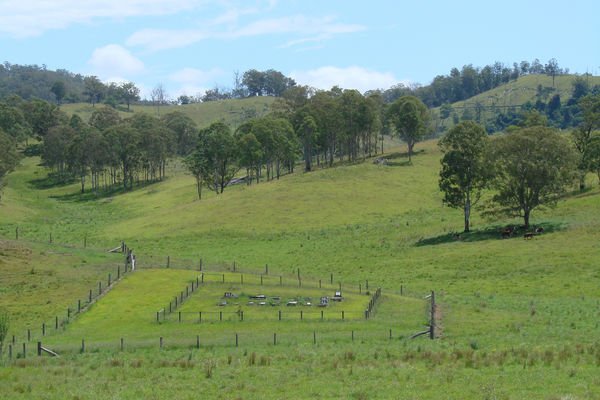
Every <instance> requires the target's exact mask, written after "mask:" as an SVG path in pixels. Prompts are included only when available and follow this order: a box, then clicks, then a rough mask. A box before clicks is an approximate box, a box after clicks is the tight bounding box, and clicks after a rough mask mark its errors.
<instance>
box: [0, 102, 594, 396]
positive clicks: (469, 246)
mask: <svg viewBox="0 0 600 400" xmlns="http://www.w3.org/2000/svg"><path fill="white" fill-rule="evenodd" d="M161 112H162V111H161ZM404 151H405V149H403V148H397V149H394V150H392V151H391V152H390V153H389V157H390V158H391V161H392V163H391V164H390V165H387V166H385V165H384V166H376V165H373V164H372V163H370V162H369V161H367V162H366V163H361V164H356V165H340V166H337V167H335V168H332V169H322V170H320V169H319V170H317V171H314V172H312V173H301V172H298V173H295V174H292V175H289V176H285V177H283V178H282V179H280V180H279V181H272V182H268V183H266V182H265V183H261V184H259V185H252V186H250V187H247V186H234V187H231V188H227V189H226V191H225V193H223V194H222V195H219V196H216V195H215V194H213V193H209V192H208V191H207V192H206V196H205V198H203V200H201V201H198V200H197V199H196V195H195V188H194V181H193V178H192V177H191V176H188V175H186V174H185V173H184V172H183V169H182V168H181V167H180V166H179V165H178V163H176V162H173V163H171V165H170V167H169V173H168V178H167V179H165V180H164V181H162V182H159V183H156V184H152V185H147V186H143V187H138V188H136V189H135V190H133V191H131V192H128V193H122V192H120V191H116V192H111V193H105V194H102V195H101V196H100V197H99V198H97V199H96V198H94V197H90V196H88V195H80V194H78V186H77V183H73V184H66V185H64V186H53V185H51V184H50V181H49V180H48V179H47V177H46V175H47V172H46V171H45V170H44V169H43V168H41V167H39V166H38V165H37V164H38V162H39V160H37V159H35V158H28V159H25V160H23V163H22V165H21V167H19V169H18V170H17V171H15V172H14V173H12V174H11V175H10V176H9V177H8V186H7V187H6V190H5V196H3V200H2V202H0V220H1V221H2V224H1V225H0V237H2V238H3V240H2V241H1V242H0V243H1V246H2V247H1V248H2V256H1V257H0V261H1V262H2V264H0V267H1V268H2V272H3V274H2V278H1V279H2V281H1V289H2V293H3V294H4V293H11V292H14V291H18V290H22V289H21V288H27V287H29V286H31V285H33V284H35V282H36V281H39V276H37V275H40V274H50V272H49V271H56V272H54V274H55V275H54V277H53V279H56V285H55V286H53V287H49V288H48V289H47V291H44V292H36V291H35V290H33V289H27V290H24V293H23V296H22V297H21V298H20V301H19V302H15V301H13V299H12V298H11V297H7V296H4V295H3V296H2V298H1V299H0V301H1V304H0V305H2V306H4V307H6V308H7V309H9V311H10V312H11V315H12V318H13V319H12V320H13V329H14V330H15V331H20V332H22V331H23V329H25V328H26V327H29V326H30V325H35V326H39V324H40V323H41V322H43V321H46V320H48V319H51V318H53V314H54V313H55V312H56V310H58V309H64V308H65V306H68V305H69V304H73V303H74V302H76V301H77V299H78V298H79V296H83V295H85V293H86V291H87V289H89V288H91V287H93V284H94V281H97V280H98V279H100V278H101V277H103V276H106V273H107V272H109V271H110V270H114V268H115V267H116V266H117V265H120V264H122V262H123V259H122V255H121V256H119V255H114V256H113V255H109V254H107V253H106V252H105V250H107V249H110V248H114V247H116V246H118V245H120V243H121V241H125V242H126V243H127V245H128V246H129V247H130V248H132V249H133V250H134V253H135V254H136V256H137V260H138V266H139V267H142V268H143V267H153V269H150V270H142V271H137V272H135V273H133V274H130V275H127V276H126V277H125V278H124V279H123V280H122V281H120V282H119V283H118V284H116V285H115V286H114V288H113V289H112V290H111V291H110V292H108V293H107V294H106V295H105V296H104V297H103V298H101V299H100V300H99V301H98V302H97V303H96V304H94V305H93V306H92V307H91V308H90V310H89V311H86V312H85V313H83V314H82V315H80V316H77V317H76V318H75V319H74V320H72V321H71V322H70V323H68V324H66V325H65V326H64V328H61V329H60V330H59V332H52V334H50V335H48V336H47V337H46V338H44V343H45V345H47V346H48V347H50V348H53V349H56V350H59V351H60V352H61V353H62V356H61V358H60V359H58V360H56V359H48V358H46V357H43V358H41V359H38V358H37V357H32V356H31V353H30V354H29V357H28V358H27V359H25V360H23V359H21V358H19V359H18V360H16V361H15V360H13V362H12V363H6V352H5V356H4V360H5V361H4V362H5V367H3V368H1V369H0V379H2V380H3V381H8V382H10V383H9V384H8V385H7V386H6V387H7V390H6V396H5V397H6V398H64V396H63V394H65V393H66V396H67V397H71V398H106V397H112V398H141V397H143V398H164V397H165V396H166V395H167V393H168V395H169V397H171V398H196V397H197V396H200V397H210V398H256V397H261V398H359V399H370V398H439V397H440V396H441V397H448V398H489V399H492V398H541V399H560V398H599V393H600V379H599V378H598V377H597V368H598V366H599V365H600V344H599V342H598V334H599V332H600V330H599V329H600V328H599V325H598V316H599V314H598V309H599V306H600V289H599V288H600V285H599V283H600V272H599V271H600V270H599V269H598V254H599V250H600V247H599V243H600V242H599V241H598V238H600V213H599V212H598V210H599V209H600V207H599V206H600V190H599V189H598V183H597V179H596V178H594V177H593V176H591V175H590V176H589V182H588V184H589V186H590V187H591V189H589V190H587V191H585V192H583V193H580V192H577V191H573V192H572V193H570V194H568V195H567V196H565V198H564V199H563V200H562V201H561V202H559V204H558V205H557V207H556V208H551V209H545V210H535V211H534V212H533V215H532V223H533V224H534V225H536V226H542V227H544V233H543V234H542V235H538V236H536V237H535V238H534V240H527V241H526V240H523V238H522V237H516V238H511V239H504V240H503V239H501V238H500V232H501V231H502V230H503V228H504V226H506V225H519V224H521V222H520V221H519V220H515V219H504V218H499V219H494V220H488V219H482V218H481V217H479V216H478V215H475V216H474V217H473V223H474V224H473V231H472V232H471V233H469V234H466V235H462V237H461V239H460V240H455V239H454V238H453V237H452V233H453V232H457V231H460V228H461V226H462V214H461V213H460V211H458V210H453V209H449V208H446V207H444V206H443V205H442V202H441V194H440V193H439V191H438V188H437V174H438V170H439V159H440V154H439V151H438V149H437V146H436V143H435V142H433V141H430V142H425V143H420V144H417V147H416V151H417V154H416V155H415V157H414V158H413V163H412V165H408V164H407V163H406V158H405V153H404ZM17 226H18V227H19V232H20V233H19V241H18V242H15V241H14V233H15V229H16V227H17ZM50 233H52V236H53V241H54V243H53V244H52V245H51V244H48V243H47V242H48V238H49V235H50ZM84 237H86V238H87V248H86V249H83V248H82V242H83V238H84ZM66 246H68V247H66ZM28 252H30V253H31V254H32V256H31V258H30V259H29V261H27V257H26V256H24V254H26V253H28ZM63 253H64V254H63ZM167 256H169V260H170V266H171V268H169V269H166V268H164V267H165V266H166V260H167ZM200 259H202V261H203V265H204V270H205V271H215V272H217V271H218V273H219V274H223V273H224V274H226V284H225V285H223V284H222V283H219V282H218V279H219V276H222V275H214V276H213V278H214V279H215V281H214V282H213V281H211V282H208V281H207V282H206V284H205V285H204V286H203V287H201V288H200V289H199V290H200V291H202V290H204V292H203V293H204V294H202V295H200V292H198V293H195V294H194V295H193V296H192V297H191V298H190V299H189V300H188V301H186V302H184V303H183V305H182V306H181V308H180V309H178V310H177V312H179V311H182V313H183V316H184V320H183V322H182V323H179V322H178V320H177V316H178V314H177V313H173V314H172V315H171V316H169V318H167V320H165V321H161V323H160V324H158V323H156V311H158V310H160V309H162V308H164V307H165V305H168V302H169V301H171V300H172V299H173V298H174V297H175V296H177V295H178V294H179V293H180V292H181V291H182V290H185V287H186V285H188V284H190V283H191V281H192V280H195V279H196V277H197V276H198V274H199V271H197V269H198V266H199V261H200ZM36 260H39V263H44V267H43V268H42V267H39V268H40V269H39V271H40V272H39V273H38V272H37V270H38V267H37V266H36V267H35V269H36V273H35V274H30V273H29V271H30V270H31V269H32V267H33V265H32V264H33V263H35V264H36V265H38V261H36ZM234 261H235V263H236V266H237V271H236V273H234V272H233V263H234ZM265 264H268V268H269V275H270V279H274V280H275V282H273V281H267V280H268V279H266V278H265V279H266V280H265V282H264V285H263V286H262V287H261V286H260V283H259V281H258V280H256V279H258V278H257V276H258V275H254V276H253V277H254V279H255V280H254V281H251V280H250V279H251V278H250V275H248V277H246V278H245V281H244V286H241V284H240V283H239V281H238V279H239V274H238V273H237V272H240V271H241V272H244V273H245V274H249V273H251V272H254V273H258V274H260V273H261V272H262V271H264V269H265ZM74 265H77V266H78V267H77V268H75V267H73V266H74ZM8 268H12V269H14V270H18V271H19V274H4V271H8ZM181 268H186V269H181ZM298 269H300V271H301V274H302V276H303V277H304V279H306V281H307V282H312V284H311V285H308V284H307V285H304V286H305V287H304V290H303V291H302V292H300V291H299V289H296V288H294V287H291V285H289V286H284V287H283V288H278V283H279V281H278V278H276V277H278V276H279V275H281V276H283V277H284V279H287V280H289V281H290V282H294V278H295V276H296V274H297V270H298ZM331 274H333V276H334V285H333V287H329V286H328V287H327V290H328V291H331V290H335V286H336V283H337V282H341V284H342V288H343V291H345V290H346V289H345V288H348V290H352V291H354V292H356V290H357V288H358V284H361V285H362V286H361V287H362V288H363V290H364V285H365V284H366V280H369V283H370V285H371V286H372V287H377V286H382V288H383V296H382V299H381V302H380V304H379V305H378V306H377V307H378V308H377V310H376V313H375V316H374V318H372V319H370V320H368V321H364V320H362V319H349V320H345V321H341V318H340V320H325V321H320V320H314V319H313V320H311V319H310V318H307V319H306V320H304V319H303V320H302V321H300V320H299V316H298V315H297V314H296V315H293V314H290V315H288V317H289V318H284V319H283V320H282V321H278V320H271V318H273V319H274V318H275V316H276V313H275V312H273V311H272V310H273V309H276V310H277V308H278V307H274V306H266V305H265V306H262V307H265V308H264V309H263V308H261V309H260V310H258V308H259V306H248V305H247V301H244V305H243V306H242V305H241V302H239V304H238V306H239V307H240V308H243V310H244V313H245V319H244V321H240V320H239V318H237V315H234V318H230V314H227V318H225V320H224V321H217V320H216V318H215V317H216V314H210V313H209V311H208V310H212V312H213V313H214V312H218V311H219V310H220V309H221V310H223V309H222V308H220V307H219V306H217V305H216V304H217V303H218V302H219V301H221V297H222V296H223V293H224V292H225V291H233V292H236V293H237V292H239V294H240V296H242V295H244V296H249V295H250V294H259V293H258V292H261V294H265V295H269V296H281V297H282V298H285V299H286V300H288V297H289V298H295V297H298V298H300V297H302V298H303V299H305V298H306V297H312V298H313V299H314V298H316V297H320V296H321V294H322V293H321V291H319V290H318V286H316V285H317V283H318V280H319V279H321V280H322V282H324V283H325V282H326V283H327V284H329V280H330V276H331ZM74 276H75V279H74ZM207 276H208V275H207ZM69 281H73V282H75V281H76V282H77V283H76V284H75V283H72V284H73V285H75V286H77V288H76V290H75V289H69V288H68V287H67V286H68V282H69ZM90 285H91V287H90ZM401 287H402V290H403V293H404V296H400V294H399V293H400V289H401ZM34 289H35V288H34ZM261 289H262V290H261ZM267 289H268V291H267ZM431 290H435V291H436V299H437V304H438V309H437V313H436V324H437V339H436V340H435V341H430V340H428V339H426V338H425V337H419V338H416V339H413V340H409V339H408V336H410V335H411V334H413V333H416V332H418V331H420V330H424V329H425V325H426V323H427V321H428V310H427V307H428V302H427V301H426V300H424V299H423V297H424V296H425V295H426V294H428V293H429V292H430V291H431ZM80 292H81V293H82V294H79V293H80ZM262 292H264V293H262ZM351 294H352V293H351ZM363 296H364V297H366V295H364V294H361V295H357V294H355V293H354V294H353V296H352V297H355V300H356V301H355V300H354V299H351V298H350V297H349V298H348V300H349V301H348V303H347V304H348V307H351V308H352V309H353V310H359V309H362V307H363V305H362V304H364V303H362V301H363V300H361V299H363V298H364V297H363ZM240 298H241V297H240ZM40 300H41V301H40ZM47 300H51V303H50V304H49V305H48V306H44V307H41V306H40V305H39V304H40V303H44V302H46V301H47ZM340 306H342V307H345V306H346V304H345V303H342V304H336V305H335V307H340ZM30 307H32V308H31V309H35V307H38V308H37V310H36V314H33V315H31V316H29V317H27V316H26V315H27V313H28V310H29V309H30ZM54 307H56V308H54ZM227 307H230V306H227ZM227 307H226V309H228V308H227ZM234 307H235V306H234V305H231V310H234ZM201 308H202V310H200V309H201ZM281 308H282V311H287V307H284V306H281ZM235 310H236V311H237V308H235ZM254 310H256V311H254ZM332 310H333V308H332ZM198 311H205V312H207V313H209V314H206V315H205V317H206V318H215V320H210V319H204V318H203V319H204V321H203V322H202V323H199V322H197V321H194V320H192V321H189V320H188V319H187V318H186V316H194V317H193V318H195V313H196V312H198ZM277 311H278V310H277ZM298 311H299V309H296V312H298ZM337 311H341V310H340V309H337ZM337 311H336V312H337ZM186 313H189V314H186ZM253 315H254V317H255V319H254V320H253V318H252V316H253ZM308 315H309V314H307V316H308ZM319 317H320V316H319ZM389 329H392V332H393V335H392V339H391V340H390V338H389ZM12 331H13V330H11V333H12ZM352 331H354V332H355V340H354V342H353V341H352V340H351V332H352ZM236 333H237V334H238V336H239V347H235V334H236ZM273 333H277V335H278V344H277V345H276V346H275V345H273ZM313 334H315V335H316V337H317V344H316V345H315V344H314V343H313V339H314V337H313ZM21 335H22V334H21ZM196 335H199V336H200V338H201V346H200V349H195V346H196ZM161 336H162V337H163V338H164V341H165V345H164V347H163V349H162V350H161V349H159V348H158V340H159V337H161ZM120 338H123V339H124V343H125V350H124V351H123V352H121V351H120V350H119V343H120V342H119V341H120ZM82 339H85V341H86V352H85V354H79V351H80V346H81V340H82ZM31 346H32V347H31V349H32V350H30V352H33V343H32V344H31ZM32 376H39V377H40V378H41V380H33V379H32V378H31V377H32ZM56 377H58V379H57V378H56ZM41 382H43V383H41ZM149 382H152V385H150V384H149ZM440 394H442V395H440Z"/></svg>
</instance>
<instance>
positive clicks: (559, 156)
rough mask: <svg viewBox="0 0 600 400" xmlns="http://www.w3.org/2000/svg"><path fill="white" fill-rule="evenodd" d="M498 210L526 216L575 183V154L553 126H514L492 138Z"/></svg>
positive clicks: (495, 200)
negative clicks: (515, 127)
mask: <svg viewBox="0 0 600 400" xmlns="http://www.w3.org/2000/svg"><path fill="white" fill-rule="evenodd" d="M490 154H491V160H492V163H493V164H492V165H493V168H494V172H495V174H494V178H493V181H492V183H493V187H494V188H495V189H496V190H497V193H496V194H495V195H494V197H493V202H494V203H496V204H497V205H498V206H499V208H498V209H495V210H492V212H495V213H506V214H509V215H514V216H520V217H522V218H523V221H524V223H525V226H527V227H529V218H530V215H531V211H532V210H534V209H535V208H536V207H540V206H544V205H552V204H555V203H556V202H557V201H558V199H559V196H560V195H561V194H562V193H564V192H565V190H566V189H567V188H568V187H569V186H570V185H571V184H572V183H573V179H574V171H575V166H576V156H575V154H574V151H573V150H572V148H571V146H570V145H569V142H568V141H567V140H566V139H565V138H563V137H562V136H561V135H560V134H558V133H557V132H556V131H555V130H554V129H552V128H548V127H544V126H532V127H528V128H522V129H517V130H514V131H513V132H511V133H508V134H506V135H504V136H500V137H497V138H495V139H494V140H492V142H491V153H490Z"/></svg>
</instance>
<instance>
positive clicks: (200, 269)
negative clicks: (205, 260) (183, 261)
mask: <svg viewBox="0 0 600 400" xmlns="http://www.w3.org/2000/svg"><path fill="white" fill-rule="evenodd" d="M198 271H202V258H201V259H200V268H199V269H198Z"/></svg>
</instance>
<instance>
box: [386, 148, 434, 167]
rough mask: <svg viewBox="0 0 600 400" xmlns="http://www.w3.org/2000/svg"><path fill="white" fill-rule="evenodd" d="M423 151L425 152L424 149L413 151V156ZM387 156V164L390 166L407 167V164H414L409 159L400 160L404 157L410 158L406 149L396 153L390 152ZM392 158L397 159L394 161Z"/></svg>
mask: <svg viewBox="0 0 600 400" xmlns="http://www.w3.org/2000/svg"><path fill="white" fill-rule="evenodd" d="M423 153H425V150H424V149H421V150H419V151H413V157H414V156H416V155H418V154H423ZM385 158H386V159H387V160H388V162H387V163H386V165H388V166H390V167H406V166H409V165H412V163H411V162H410V161H408V160H403V161H400V159H403V158H406V159H408V152H407V151H405V152H400V151H396V152H394V153H390V154H388V155H387V156H385ZM392 160H396V161H392Z"/></svg>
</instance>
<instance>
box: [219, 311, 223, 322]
mask: <svg viewBox="0 0 600 400" xmlns="http://www.w3.org/2000/svg"><path fill="white" fill-rule="evenodd" d="M219 321H223V311H219Z"/></svg>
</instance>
